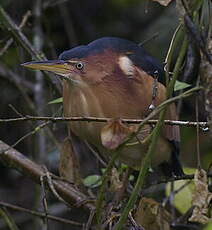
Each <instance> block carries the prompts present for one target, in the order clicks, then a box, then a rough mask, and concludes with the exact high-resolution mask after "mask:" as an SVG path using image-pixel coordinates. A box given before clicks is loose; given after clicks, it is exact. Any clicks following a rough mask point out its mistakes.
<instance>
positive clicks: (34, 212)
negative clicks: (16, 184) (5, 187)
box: [0, 201, 83, 227]
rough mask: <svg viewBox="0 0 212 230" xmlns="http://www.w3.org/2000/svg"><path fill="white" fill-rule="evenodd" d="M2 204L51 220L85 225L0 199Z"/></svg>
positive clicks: (0, 204)
mask: <svg viewBox="0 0 212 230" xmlns="http://www.w3.org/2000/svg"><path fill="white" fill-rule="evenodd" d="M0 206H2V207H5V208H9V209H12V210H14V211H19V212H25V213H28V214H30V215H33V216H38V217H41V218H48V219H50V220H54V221H58V222H61V223H65V224H71V225H75V226H81V227H82V226H83V224H81V223H78V222H76V221H72V220H68V219H64V218H61V217H57V216H53V215H49V214H47V213H44V212H38V211H34V210H31V209H27V208H23V207H20V206H17V205H13V204H8V203H6V202H3V201H0Z"/></svg>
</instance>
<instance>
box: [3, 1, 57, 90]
mask: <svg viewBox="0 0 212 230" xmlns="http://www.w3.org/2000/svg"><path fill="white" fill-rule="evenodd" d="M0 21H1V22H2V24H3V25H4V27H5V28H6V29H7V30H8V31H9V32H10V33H11V34H12V35H13V37H14V38H16V40H17V41H18V42H19V43H20V45H21V46H22V47H23V48H24V49H25V50H26V51H27V52H28V53H29V54H30V55H31V56H32V57H34V58H35V60H38V61H42V60H44V59H46V57H45V55H44V53H42V52H38V51H37V50H35V49H34V47H33V45H32V44H31V43H30V41H29V40H28V39H27V37H26V36H25V35H24V34H23V33H22V32H21V28H19V27H18V26H17V25H16V24H15V23H14V22H13V20H12V19H11V18H10V16H9V15H8V14H7V13H6V12H5V10H4V9H3V8H2V7H1V6H0ZM46 75H47V76H48V79H49V81H50V82H51V84H52V85H53V86H54V88H55V89H56V90H57V91H58V92H60V91H61V90H60V87H59V85H58V84H55V82H54V80H53V78H52V77H51V75H50V74H47V73H46Z"/></svg>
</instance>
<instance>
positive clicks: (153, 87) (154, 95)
mask: <svg viewBox="0 0 212 230" xmlns="http://www.w3.org/2000/svg"><path fill="white" fill-rule="evenodd" d="M157 90H158V71H157V70H156V71H155V72H154V81H153V86H152V101H151V104H150V106H149V108H148V112H152V111H153V110H154V109H155V99H156V97H157Z"/></svg>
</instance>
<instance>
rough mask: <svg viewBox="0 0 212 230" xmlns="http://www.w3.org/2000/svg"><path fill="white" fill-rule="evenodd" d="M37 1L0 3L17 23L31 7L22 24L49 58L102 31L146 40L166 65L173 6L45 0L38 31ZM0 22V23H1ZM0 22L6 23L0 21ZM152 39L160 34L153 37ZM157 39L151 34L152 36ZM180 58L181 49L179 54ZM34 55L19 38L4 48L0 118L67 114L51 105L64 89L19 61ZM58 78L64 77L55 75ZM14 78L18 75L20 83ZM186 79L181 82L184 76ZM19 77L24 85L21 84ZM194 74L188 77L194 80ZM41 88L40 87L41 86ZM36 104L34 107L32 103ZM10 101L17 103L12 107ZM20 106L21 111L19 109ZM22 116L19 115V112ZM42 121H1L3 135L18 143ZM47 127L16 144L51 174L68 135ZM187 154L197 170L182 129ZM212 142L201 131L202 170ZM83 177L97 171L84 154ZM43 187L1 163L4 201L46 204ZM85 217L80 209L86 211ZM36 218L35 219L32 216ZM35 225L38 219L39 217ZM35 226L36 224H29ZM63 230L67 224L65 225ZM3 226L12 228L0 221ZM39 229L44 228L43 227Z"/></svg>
mask: <svg viewBox="0 0 212 230" xmlns="http://www.w3.org/2000/svg"><path fill="white" fill-rule="evenodd" d="M36 4H37V1H29V0H1V2H0V5H1V6H3V7H4V9H5V10H6V11H7V13H8V14H9V15H10V16H11V18H12V19H13V20H14V22H15V23H16V24H17V25H19V24H20V23H21V21H22V18H23V16H24V15H25V14H26V12H27V11H28V10H30V11H31V14H32V15H31V16H30V17H29V18H28V20H27V22H26V23H25V25H24V26H23V28H22V32H23V33H24V34H25V35H26V37H27V38H28V39H29V40H30V41H31V42H32V43H34V44H35V40H36V39H37V37H36V34H39V35H40V36H41V40H40V44H41V49H40V50H42V51H43V52H44V53H45V55H46V56H47V58H48V59H55V58H57V56H58V55H59V54H60V53H61V52H62V51H64V50H66V49H69V48H71V47H74V46H76V45H80V44H87V43H88V42H90V41H92V40H95V39H97V38H100V37H103V36H116V37H122V38H126V39H129V40H132V41H134V42H136V43H142V42H145V41H146V40H148V41H146V42H145V43H144V47H145V49H146V50H148V52H149V53H150V54H152V55H153V56H155V57H157V58H158V59H159V60H160V61H161V62H164V60H165V57H166V53H167V50H168V47H169V44H170V41H171V38H172V36H173V33H174V31H175V29H176V27H177V25H178V23H179V21H178V20H179V19H178V14H177V11H176V8H175V4H174V3H172V4H170V5H169V6H168V7H163V6H161V5H159V4H158V3H155V2H151V1H147V0H146V1H140V0H87V1H85V0H84V1H83V0H70V1H68V0H67V1H53V0H48V1H47V0H45V1H41V5H42V7H41V8H42V12H41V17H40V21H41V27H40V29H41V31H38V33H37V32H36V29H35V24H36V20H37V19H36V17H35V5H36ZM0 23H1V22H0ZM0 25H1V24H0ZM153 37H154V38H153ZM10 38H11V35H10V33H9V32H8V31H7V30H5V29H3V27H2V28H1V27H0V50H2V48H3V47H4V46H5V44H6V43H7V41H8V40H9V39H10ZM151 38H153V39H151ZM177 55H178V50H176V52H175V56H177ZM31 60H32V57H31V56H30V55H29V54H28V53H27V52H26V51H25V50H24V49H23V48H22V47H21V46H20V44H19V42H17V41H15V40H14V41H13V42H12V44H11V45H10V46H9V48H8V49H7V51H6V52H4V53H1V56H0V118H12V117H18V116H20V114H22V115H26V114H30V115H45V116H47V115H50V116H51V115H53V114H56V115H61V114H62V112H61V104H59V105H49V104H48V102H49V101H51V100H53V99H56V98H58V97H60V96H61V95H60V93H59V92H57V91H56V90H55V87H54V85H52V84H50V82H49V81H48V80H47V77H46V76H45V75H43V74H42V75H41V77H39V74H36V72H33V71H29V70H26V69H24V68H22V67H21V66H20V64H21V63H24V62H27V61H31ZM52 78H53V79H55V82H57V81H56V80H58V77H56V76H54V75H52ZM14 79H16V80H14ZM179 80H180V79H179ZM17 82H18V83H17ZM195 82H196V75H195V74H194V75H193V77H191V78H190V79H188V83H193V84H195ZM39 87H40V88H39ZM29 101H31V103H32V105H31V104H30V103H29ZM9 105H12V106H9ZM194 108H195V105H194V98H190V99H187V100H185V101H183V103H182V107H181V109H180V119H181V120H191V121H194V120H195V109H194ZM15 110H17V111H15ZM18 113H20V114H18ZM199 116H200V119H201V120H203V119H205V114H204V110H203V109H201V111H200V113H199ZM39 124H40V123H39V122H19V123H0V139H1V140H3V141H4V142H6V143H7V144H9V145H13V144H14V143H15V142H16V141H17V140H19V139H20V138H21V137H22V136H24V135H25V134H27V133H29V132H30V131H31V130H34V129H35V128H36V127H37V126H38V125H39ZM48 127H49V130H50V131H51V133H52V136H53V137H52V138H50V136H49V135H48V131H47V128H45V129H43V130H42V131H40V132H37V133H36V134H34V135H31V136H29V137H28V138H26V139H24V140H23V141H21V142H20V143H19V144H17V145H16V146H15V148H16V149H18V150H19V151H20V152H22V153H24V154H25V155H27V156H28V157H30V158H31V159H33V160H35V161H36V162H38V163H40V164H46V165H47V167H48V169H49V170H50V171H54V172H56V173H57V167H58V158H59V148H58V146H57V145H56V144H60V143H61V142H62V140H63V139H64V137H65V136H66V135H67V134H66V128H65V124H58V123H57V124H50V125H48ZM181 139H182V143H181V158H182V162H183V164H184V166H186V167H196V164H197V163H196V130H195V128H188V127H183V128H181ZM211 146H212V145H211V139H210V138H209V134H208V133H207V132H203V131H200V152H201V160H202V163H203V167H205V168H207V167H208V166H209V163H210V162H211V159H212V157H211V152H212V148H211ZM83 162H84V164H85V165H84V167H85V175H86V174H89V173H91V172H92V169H91V168H92V164H91V163H92V162H91V161H89V157H86V156H85V158H84V161H83ZM40 197H41V195H40V191H39V188H37V186H35V185H34V184H33V183H32V182H31V181H29V180H28V179H26V178H24V177H23V176H22V175H20V174H19V173H17V172H16V171H13V170H11V169H7V168H5V167H4V166H3V165H0V199H1V200H4V201H8V202H10V203H15V204H18V205H22V206H25V207H30V208H32V207H34V208H41V209H42V206H41V205H40V203H41V202H40V199H41V198H40ZM49 200H50V201H49V202H50V210H51V212H52V213H54V214H57V215H62V216H65V215H67V216H69V217H70V216H71V217H72V219H74V218H75V217H77V215H79V213H78V212H77V211H76V210H74V211H70V212H69V213H67V212H66V208H65V206H64V205H62V204H60V203H59V202H55V201H54V198H52V197H50V199H49ZM80 215H82V214H80ZM14 218H15V220H16V221H17V223H18V224H19V226H21V227H22V228H21V229H28V228H29V226H30V227H31V220H32V219H31V216H28V215H25V214H23V213H18V212H15V213H14ZM33 220H34V219H33ZM50 223H53V224H52V225H51V229H52V230H53V229H57V228H58V227H61V226H62V225H61V224H55V222H51V221H50ZM33 224H34V229H36V228H37V227H36V226H39V224H38V223H37V222H36V221H34V222H33ZM31 228H32V227H31ZM63 228H64V229H65V227H64V226H63ZM0 229H6V227H5V224H4V222H3V221H2V220H0ZM37 229H38V228H37Z"/></svg>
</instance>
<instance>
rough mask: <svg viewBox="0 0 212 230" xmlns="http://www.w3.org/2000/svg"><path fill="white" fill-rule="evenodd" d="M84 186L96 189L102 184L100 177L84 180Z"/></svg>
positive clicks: (89, 177) (93, 176)
mask: <svg viewBox="0 0 212 230" xmlns="http://www.w3.org/2000/svg"><path fill="white" fill-rule="evenodd" d="M83 184H84V185H85V186H86V187H90V188H95V187H98V186H100V185H101V184H102V180H101V176H100V175H90V176H87V177H86V178H85V179H83Z"/></svg>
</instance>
